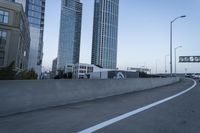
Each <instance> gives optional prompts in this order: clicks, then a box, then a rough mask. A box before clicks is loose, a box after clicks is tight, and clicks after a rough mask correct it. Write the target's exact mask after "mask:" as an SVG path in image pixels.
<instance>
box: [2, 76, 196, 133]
mask: <svg viewBox="0 0 200 133" xmlns="http://www.w3.org/2000/svg"><path fill="white" fill-rule="evenodd" d="M193 85H194V82H193V81H192V80H189V79H182V80H181V81H180V82H179V83H176V84H173V85H169V86H164V87H159V88H155V89H151V90H146V91H141V92H135V93H129V94H124V95H119V96H113V97H109V98H103V99H98V100H93V101H87V102H82V103H76V104H70V105H65V106H60V107H55V108H48V109H43V110H36V111H32V112H27V113H21V114H16V115H11V116H6V117H0V133H74V132H80V131H83V132H88V131H89V130H87V129H88V128H89V129H92V130H93V129H95V132H97V133H110V132H113V133H200V85H199V83H197V85H196V86H195V87H194V88H191V86H193ZM186 89H191V90H188V91H185V92H184V93H181V94H180V92H183V91H184V90H186ZM176 94H180V95H176ZM174 95H176V96H174ZM172 96H174V97H172ZM170 97H171V98H170ZM166 98H168V99H166ZM163 99H164V100H165V101H161V100H163ZM152 103H154V105H153V106H148V107H149V108H144V107H147V105H152ZM155 103H156V104H155ZM138 109H139V110H138ZM142 109H143V110H142ZM131 112H132V113H133V114H131V115H130V113H131ZM135 112H137V113H135ZM127 113H129V114H128V115H127ZM134 113H135V114H134ZM125 115H126V117H124V116H125ZM129 115H130V116H129ZM119 117H120V118H122V117H124V118H122V119H121V120H118V119H119ZM109 120H111V121H112V123H111V124H109V122H110V121H109ZM98 124H100V125H98ZM96 125H98V126H96ZM91 127H92V128H91Z"/></svg>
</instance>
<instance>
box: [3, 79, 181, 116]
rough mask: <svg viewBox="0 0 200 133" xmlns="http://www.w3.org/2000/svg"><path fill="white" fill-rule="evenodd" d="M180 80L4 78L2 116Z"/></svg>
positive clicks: (139, 89)
mask: <svg viewBox="0 0 200 133" xmlns="http://www.w3.org/2000/svg"><path fill="white" fill-rule="evenodd" d="M178 81H179V78H148V79H143V78H139V79H123V80H114V79H109V80H36V81H0V116H6V115H10V114H15V113H20V112H26V111H31V110H35V109H42V108H47V107H52V106H60V105H65V104H69V103H74V102H80V101H86V100H92V99H97V98H102V97H108V96H113V95H119V94H124V93H129V92H134V91H141V90H145V89H152V88H155V87H160V86H165V85H168V84H172V83H175V82H178Z"/></svg>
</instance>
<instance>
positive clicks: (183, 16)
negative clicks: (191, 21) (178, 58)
mask: <svg viewBox="0 0 200 133" xmlns="http://www.w3.org/2000/svg"><path fill="white" fill-rule="evenodd" d="M185 17H186V15H182V16H178V17H176V18H175V19H173V20H172V21H171V22H170V75H171V76H173V75H172V29H173V27H172V26H173V23H174V22H175V21H176V20H177V19H179V18H185Z"/></svg>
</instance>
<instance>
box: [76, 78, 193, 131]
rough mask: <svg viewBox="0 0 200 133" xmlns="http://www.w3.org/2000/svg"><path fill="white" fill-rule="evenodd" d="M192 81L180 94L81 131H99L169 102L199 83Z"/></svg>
mask: <svg viewBox="0 0 200 133" xmlns="http://www.w3.org/2000/svg"><path fill="white" fill-rule="evenodd" d="M192 81H193V82H194V84H193V85H192V86H191V87H190V88H188V89H186V90H184V91H182V92H180V93H178V94H175V95H173V96H170V97H167V98H165V99H163V100H160V101H157V102H154V103H152V104H149V105H146V106H144V107H141V108H139V109H136V110H133V111H131V112H128V113H126V114H123V115H120V116H118V117H115V118H112V119H110V120H108V121H105V122H102V123H100V124H98V125H95V126H93V127H90V128H87V129H85V130H82V131H80V132H79V133H92V132H95V131H97V130H99V129H102V128H104V127H106V126H109V125H111V124H113V123H116V122H118V121H121V120H123V119H126V118H128V117H130V116H133V115H135V114H138V113H140V112H142V111H145V110H147V109H150V108H152V107H155V106H157V105H159V104H161V103H164V102H167V101H169V100H172V99H174V98H176V97H178V96H180V95H182V94H184V93H186V92H188V91H190V90H192V89H193V88H194V87H195V86H196V85H197V82H196V81H195V80H193V79H192Z"/></svg>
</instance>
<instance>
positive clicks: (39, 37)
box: [10, 0, 46, 75]
mask: <svg viewBox="0 0 200 133" xmlns="http://www.w3.org/2000/svg"><path fill="white" fill-rule="evenodd" d="M10 1H13V2H17V3H21V4H22V5H23V8H24V11H25V13H26V16H27V17H28V20H29V25H30V36H31V44H30V53H29V63H28V68H29V69H32V68H33V69H34V70H35V71H36V73H37V74H38V75H40V74H41V68H42V58H43V32H44V15H45V2H46V0H10Z"/></svg>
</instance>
